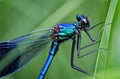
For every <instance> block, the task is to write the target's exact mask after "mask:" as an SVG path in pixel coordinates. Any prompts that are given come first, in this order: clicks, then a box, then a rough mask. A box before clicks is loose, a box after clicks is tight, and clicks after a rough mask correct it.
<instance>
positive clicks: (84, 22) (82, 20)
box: [76, 14, 90, 30]
mask: <svg viewBox="0 0 120 79" xmlns="http://www.w3.org/2000/svg"><path fill="white" fill-rule="evenodd" d="M76 19H77V21H78V23H79V24H78V25H79V27H80V29H86V30H89V27H90V23H89V20H88V18H87V17H86V16H84V15H80V14H78V15H77V16H76Z"/></svg>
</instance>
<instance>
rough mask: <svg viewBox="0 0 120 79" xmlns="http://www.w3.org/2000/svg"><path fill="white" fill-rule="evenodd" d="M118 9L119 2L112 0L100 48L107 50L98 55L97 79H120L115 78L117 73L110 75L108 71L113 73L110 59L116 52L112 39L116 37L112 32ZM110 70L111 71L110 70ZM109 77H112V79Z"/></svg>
mask: <svg viewBox="0 0 120 79" xmlns="http://www.w3.org/2000/svg"><path fill="white" fill-rule="evenodd" d="M117 7H118V0H111V2H110V6H109V9H108V13H107V17H106V22H105V24H106V25H105V26H106V27H105V29H104V31H103V35H102V38H101V43H100V48H104V49H106V50H100V51H99V53H98V57H97V62H96V68H95V78H96V77H98V78H100V79H114V78H115V79H119V78H120V76H119V77H118V75H117V76H116V77H115V76H114V74H116V73H114V74H111V73H110V72H109V73H108V71H111V72H112V68H110V67H111V66H110V65H109V64H110V63H111V64H112V63H113V62H111V60H109V59H111V55H112V54H111V53H113V52H114V51H112V50H113V49H111V43H112V44H113V43H114V41H112V39H113V38H114V37H112V35H113V34H112V33H113V32H112V30H114V28H115V26H114V25H113V24H114V23H115V22H114V20H115V16H116V14H117V13H116V11H117V10H116V9H117ZM109 23H111V24H109ZM107 24H108V25H107ZM111 28H112V29H111ZM113 46H115V47H116V45H115V44H113ZM117 50H118V49H117ZM115 52H116V51H115ZM115 52H114V53H115ZM113 60H114V59H113ZM109 68H110V69H111V70H108V69H109ZM113 71H114V70H113ZM108 75H109V76H111V78H110V77H109V76H108ZM112 76H113V77H112Z"/></svg>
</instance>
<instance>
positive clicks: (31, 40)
mask: <svg viewBox="0 0 120 79" xmlns="http://www.w3.org/2000/svg"><path fill="white" fill-rule="evenodd" d="M76 19H77V22H74V23H71V24H57V25H56V26H54V28H47V29H40V30H36V31H33V32H30V33H28V34H25V35H24V36H21V37H18V38H16V39H12V40H10V41H7V42H1V43H0V77H3V76H6V75H9V74H11V73H13V72H15V71H16V70H18V69H19V68H21V67H23V66H24V65H25V64H27V63H28V62H29V61H30V60H31V59H32V58H34V57H35V56H37V55H38V54H39V53H40V52H41V51H42V50H43V49H44V47H46V45H47V44H48V43H49V42H50V41H52V44H51V48H50V51H49V54H48V58H47V60H46V63H45V64H44V67H43V68H42V70H41V73H40V75H39V77H38V79H44V77H45V75H46V73H47V70H48V68H49V66H50V64H51V62H52V60H53V58H54V56H55V55H56V53H57V51H58V48H59V46H60V44H61V43H63V42H64V41H66V40H69V39H71V40H72V48H71V49H72V50H71V67H72V68H73V69H75V70H77V71H79V72H82V73H84V74H87V75H90V76H92V74H90V73H88V72H86V71H85V70H83V69H81V68H79V67H78V66H76V65H75V64H74V61H73V59H74V50H75V45H77V46H76V47H77V57H78V58H82V57H84V56H86V55H89V54H91V53H93V52H95V51H96V50H95V51H92V52H88V53H87V54H84V55H82V56H81V55H80V50H82V49H84V48H87V47H89V46H91V45H94V44H96V43H98V42H99V41H96V40H95V39H93V38H92V37H91V35H90V34H89V32H88V31H89V30H91V29H93V28H95V27H96V26H97V25H99V24H102V23H104V22H101V23H98V24H97V25H95V26H92V27H90V23H89V20H88V18H87V17H86V16H84V15H77V16H76ZM81 30H83V31H84V32H85V33H86V34H87V36H88V37H89V39H90V40H91V41H92V42H93V43H92V44H90V45H87V46H85V47H82V48H81V47H80V42H81ZM102 30H103V29H101V31H102ZM101 31H100V32H99V33H101ZM76 42H77V43H76Z"/></svg>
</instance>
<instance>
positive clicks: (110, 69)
mask: <svg viewBox="0 0 120 79" xmlns="http://www.w3.org/2000/svg"><path fill="white" fill-rule="evenodd" d="M110 7H111V8H110ZM119 8H120V1H118V0H92V1H91V0H0V41H1V42H2V41H7V40H10V39H13V38H15V37H18V36H20V35H23V34H25V33H28V32H30V31H33V30H36V29H39V28H48V27H53V26H54V25H56V24H57V23H73V22H75V21H76V18H75V16H76V14H78V13H80V14H84V15H86V16H88V18H89V19H90V22H91V25H94V24H96V23H99V22H101V21H105V20H106V17H107V18H110V17H113V18H110V19H108V23H109V22H110V23H112V24H111V31H108V33H110V36H109V38H108V39H103V40H102V41H104V40H108V42H109V44H108V48H107V49H108V51H107V55H106V56H105V58H106V60H105V62H102V63H96V60H99V58H102V59H104V54H103V55H101V56H100V57H98V56H97V53H96V54H95V55H93V56H92V57H85V58H84V59H83V60H81V59H80V60H81V61H80V60H77V59H76V63H77V64H78V65H79V66H80V67H83V68H84V69H86V70H88V71H89V72H92V73H94V70H95V71H96V73H95V74H98V75H99V76H98V77H101V76H103V75H101V73H104V77H102V78H98V79H120V75H119V73H120V61H119V56H120V54H119V47H120V42H119V40H120V35H119V34H120V31H119V30H120V27H119V20H120V13H119V12H120V10H119ZM109 10H111V11H113V13H111V12H110V11H109ZM108 15H111V16H108ZM98 31H99V29H98V30H97V31H95V32H92V33H93V35H96V33H97V32H98ZM87 40H88V39H86V40H84V42H83V45H84V43H86V41H87ZM103 45H104V44H103ZM49 48H50V45H49V46H48V47H47V48H46V49H45V50H44V51H43V52H44V53H41V54H40V55H39V56H38V57H36V58H35V59H34V60H33V61H32V62H30V63H29V64H28V65H27V66H25V67H23V68H22V69H21V70H19V71H17V72H15V73H14V74H11V75H9V76H6V77H3V78H0V79H37V77H38V75H39V73H40V70H41V68H42V66H43V64H44V62H45V59H46V57H47V54H48V51H49ZM70 50H71V41H68V42H65V43H64V44H62V45H61V46H60V48H59V52H58V54H57V55H56V57H55V58H54V60H53V62H52V64H51V66H50V68H49V71H48V73H47V75H46V77H45V79H92V78H91V77H88V76H87V75H84V74H82V73H79V72H77V71H75V70H73V69H72V68H71V66H70ZM100 61H102V60H100ZM103 61H104V60H103ZM101 64H102V65H104V69H102V68H100V69H97V67H96V66H98V68H99V66H101Z"/></svg>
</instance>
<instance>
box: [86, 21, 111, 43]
mask: <svg viewBox="0 0 120 79" xmlns="http://www.w3.org/2000/svg"><path fill="white" fill-rule="evenodd" d="M103 23H105V22H100V23H98V24H96V25H94V26H92V27H90V28H89V30H92V29H94V28H95V27H97V26H98V25H101V24H103ZM109 24H111V23H107V24H105V25H109ZM105 25H104V26H103V27H102V28H101V29H100V31H99V32H98V34H97V35H96V36H95V38H93V37H91V35H90V34H89V32H88V31H89V30H86V29H84V31H85V33H86V34H87V35H88V37H89V39H90V40H91V41H92V42H95V41H96V40H97V39H98V37H99V36H100V34H101V33H102V31H103V29H104V28H105Z"/></svg>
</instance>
